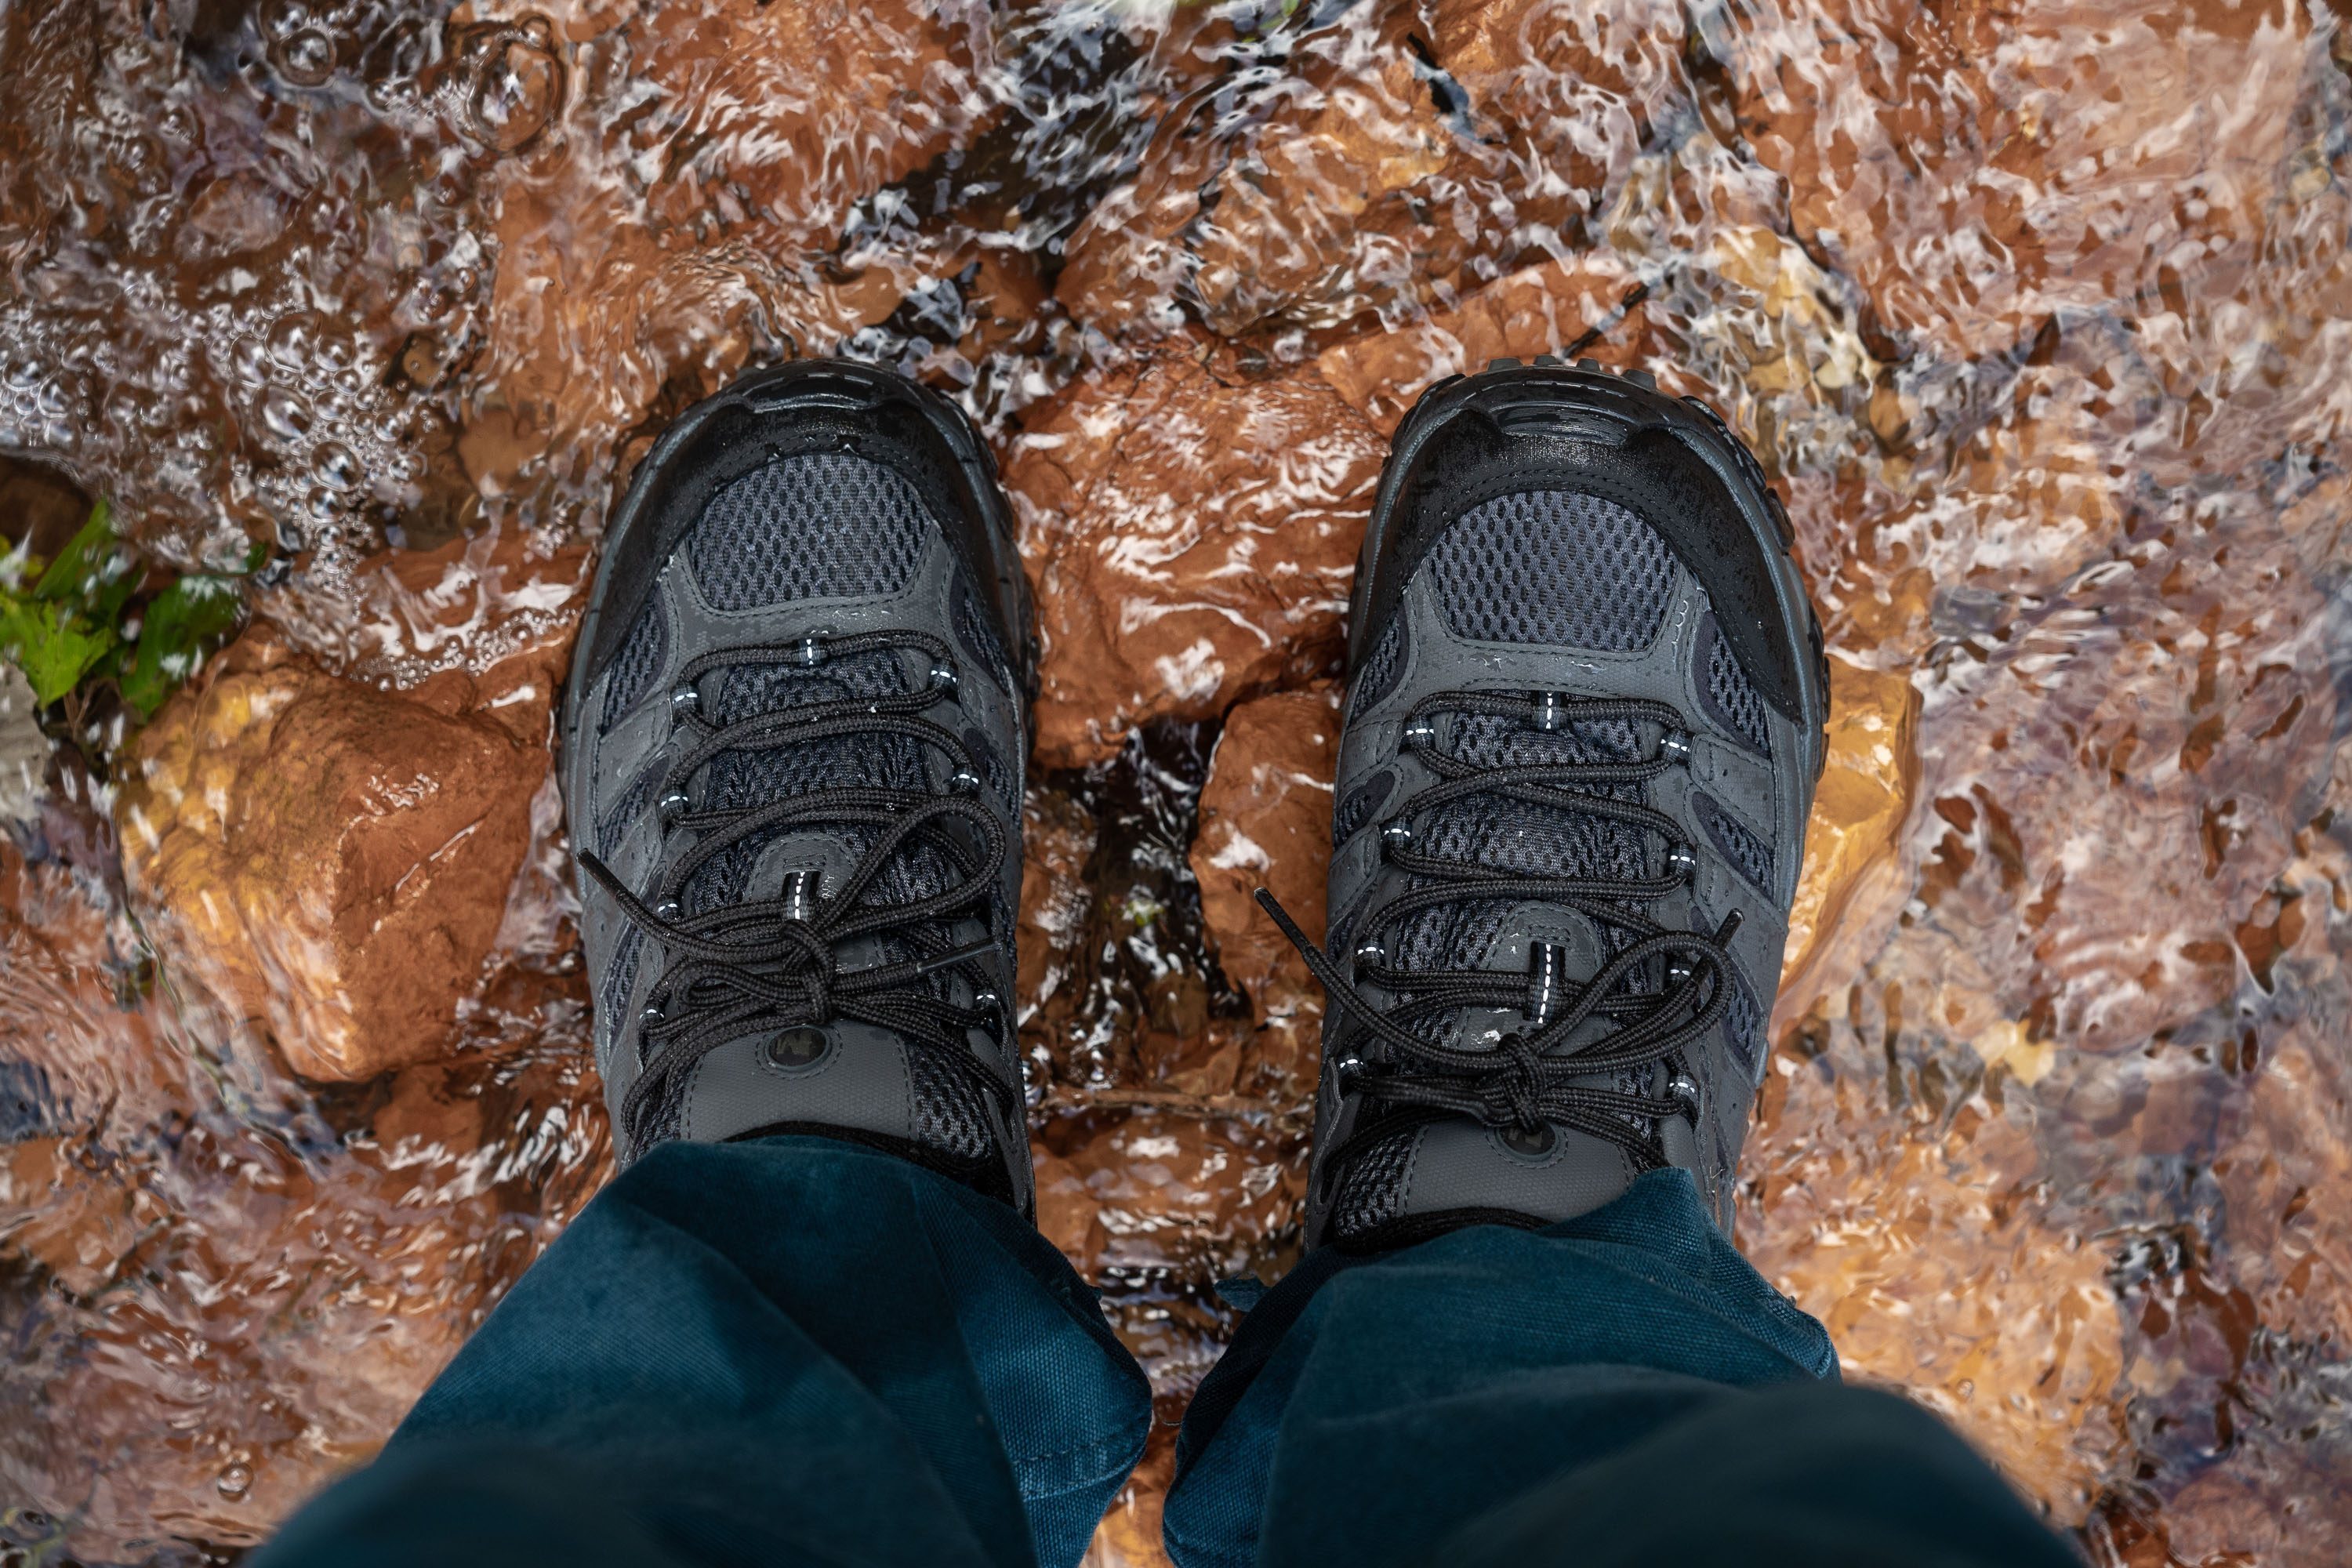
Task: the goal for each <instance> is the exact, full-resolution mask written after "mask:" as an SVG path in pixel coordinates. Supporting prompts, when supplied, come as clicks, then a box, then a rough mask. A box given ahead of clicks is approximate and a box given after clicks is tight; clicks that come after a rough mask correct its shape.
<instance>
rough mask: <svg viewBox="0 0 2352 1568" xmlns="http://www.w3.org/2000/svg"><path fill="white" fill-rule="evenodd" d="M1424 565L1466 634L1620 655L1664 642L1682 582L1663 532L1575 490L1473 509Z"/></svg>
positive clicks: (1455, 628) (1457, 629)
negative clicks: (1661, 632) (1662, 629)
mask: <svg viewBox="0 0 2352 1568" xmlns="http://www.w3.org/2000/svg"><path fill="white" fill-rule="evenodd" d="M1423 566H1424V570H1427V571H1429V572H1430V573H1432V574H1433V577H1434V582H1435V587H1436V590H1437V599H1438V603H1439V605H1441V606H1442V607H1443V609H1444V613H1445V624H1446V626H1447V628H1448V629H1449V630H1451V631H1452V632H1453V633H1454V636H1456V637H1474V638H1476V639H1477V640H1479V641H1481V642H1507V643H1540V644H1544V645H1546V646H1549V647H1580V648H1596V649H1603V650H1607V651H1611V652H1618V653H1622V652H1628V651H1631V650H1633V649H1634V648H1643V647H1649V646H1650V645H1651V644H1652V643H1654V642H1655V641H1656V640H1657V637H1658V628H1659V626H1661V625H1663V624H1664V620H1665V616H1666V602H1667V600H1668V599H1669V598H1670V597H1671V596H1672V595H1673V593H1674V585H1675V559H1674V556H1673V554H1672V553H1671V552H1669V551H1668V550H1667V549H1666V545H1665V542H1664V540H1662V539H1660V538H1659V537H1658V535H1657V531H1655V530H1654V529H1653V528H1651V527H1650V525H1649V524H1648V523H1646V522H1643V521H1642V520H1641V519H1640V518H1638V517H1636V516H1634V515H1633V513H1632V512H1630V511H1628V510H1625V509H1624V508H1623V507H1622V506H1619V505H1617V504H1616V503H1615V502H1614V501H1607V500H1601V498H1600V497H1598V496H1589V495H1581V494H1577V493H1574V492H1570V491H1565V490H1535V491H1529V492H1527V493H1524V494H1520V495H1508V496H1498V497H1496V499H1495V500H1490V501H1487V502H1486V503H1485V504H1484V505H1482V506H1478V507H1475V508H1474V509H1472V510H1470V511H1467V512H1465V513H1464V514H1463V516H1462V517H1461V518H1460V520H1458V521H1456V522H1454V525H1453V526H1452V527H1450V528H1448V529H1447V530H1446V531H1444V533H1443V534H1442V535H1440V536H1439V538H1438V540H1437V542H1436V543H1435V545H1434V546H1433V547H1432V549H1431V550H1430V552H1429V556H1428V559H1427V561H1426V562H1425V563H1423Z"/></svg>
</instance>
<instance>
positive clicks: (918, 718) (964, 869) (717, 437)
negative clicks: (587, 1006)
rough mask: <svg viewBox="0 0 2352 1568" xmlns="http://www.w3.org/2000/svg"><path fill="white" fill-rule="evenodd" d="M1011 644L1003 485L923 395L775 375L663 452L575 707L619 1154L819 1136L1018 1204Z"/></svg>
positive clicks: (616, 559)
mask: <svg viewBox="0 0 2352 1568" xmlns="http://www.w3.org/2000/svg"><path fill="white" fill-rule="evenodd" d="M1032 626H1033V619H1032V616H1031V612H1030V604H1029V588H1028V580H1027V579H1026V577H1024V575H1023V573H1022V569H1021V562H1020V558H1019V556H1018V555H1017V554H1016V553H1015V552H1014V550H1013V533H1012V527H1011V522H1010V518H1009V514H1008V512H1007V509H1006V506H1005V502H1004V500H1003V493H1002V491H1001V490H1000V489H999V488H998V486H997V483H996V477H995V466H994V464H993V462H992V460H991V459H990V458H989V457H988V455H987V453H986V451H985V449H984V448H983V447H982V445H981V443H980V441H979V439H978V437H976V436H975V435H974V434H973V432H972V429H971V425H970V424H969V422H967V421H966V420H965V419H964V417H963V416H962V415H961V413H959V412H958V411H957V410H956V409H955V408H954V407H953V406H952V405H950V404H949V403H947V402H946V401H945V400H944V399H942V398H940V397H939V396H937V395H934V394H932V393H930V392H929V391H926V390H924V389H923V388H920V387H919V386H917V385H915V384H913V383H911V382H908V381H906V380H904V379H902V378H900V377H898V376H896V375H892V374H887V372H883V371H878V370H874V369H870V368H868V367H866V366H863V365H856V364H850V363H837V362H831V361H811V362H802V363H793V364H788V365H783V366H780V367H778V368H776V369H773V370H769V371H764V372H761V373H760V374H754V375H751V376H747V377H745V378H744V379H743V380H741V381H740V382H738V383H737V384H735V385H734V386H733V387H731V388H730V389H729V390H728V391H726V392H724V393H722V394H720V395H719V396H717V397H714V398H711V399H710V400H709V401H708V402H705V403H703V404H700V405H697V406H696V407H695V408H693V409H691V410H689V411H688V413H687V414H686V415H685V416H683V417H681V418H680V419H679V420H678V421H677V424H676V425H674V426H671V427H670V429H669V430H668V431H667V433H666V434H665V435H664V436H663V437H662V438H661V440H660V441H659V442H658V443H657V444H656V446H655V447H654V449H653V451H652V453H651V454H650V455H649V456H648V457H647V458H646V460H645V462H644V464H643V465H642V466H641V467H640V468H638V470H637V474H636V478H635V480H634V481H633V482H632V483H631V485H630V487H629V491H628V495H627V498H626V499H625V500H624V501H623V502H622V504H621V507H620V510H618V511H617V512H616V513H615V514H614V518H613V521H612V523H611V525H610V527H609V528H608V529H607V531H606V533H605V536H604V561H603V563H602V564H601V565H600V566H599V568H598V570H597V574H596V584H595V590H594V595H593V598H592V599H591V600H590V602H589V608H588V613H587V617H586V619H585V621H584V622H583V625H582V626H581V631H580V644H579V649H578V652H577V653H576V654H575V656H574V659H573V664H572V679H571V683H570V685H569V688H568V689H567V692H566V696H565V700H564V711H563V795H564V803H565V805H566V807H567V808H568V810H569V812H570V817H571V824H572V839H573V843H574V845H575V847H576V849H577V858H578V868H579V870H578V881H579V887H580V899H581V904H582V915H581V927H582V937H583V942H584V944H585V946H586V949H587V955H588V963H589V975H590V977H591V982H592V984H593V987H594V1001H595V1011H596V1060H597V1065H598V1067H599V1068H601V1069H602V1071H603V1072H604V1086H605V1097H606V1100H607V1103H608V1104H609V1105H610V1107H611V1110H612V1113H613V1136H614V1144H615V1147H616V1150H617V1152H618V1154H619V1158H620V1160H621V1162H622V1163H624V1164H626V1163H629V1162H631V1161H633V1160H635V1159H636V1158H637V1157H638V1156H640V1155H642V1154H643V1153H644V1152H646V1150H647V1149H648V1148H651V1147H652V1146H654V1145H655V1144H657V1143H660V1142H665V1141H667V1140H670V1139H687V1140H692V1141H695V1142H722V1141H726V1140H730V1139H742V1138H751V1137H758V1136H763V1135H768V1134H773V1133H781V1132H814V1133H822V1134H824V1135H827V1136H832V1137H838V1138H845V1139H848V1140H851V1141H853V1142H861V1143H866V1144H872V1145H876V1146H878V1147H881V1148H885V1149H888V1150H890V1151H892V1152H897V1153H899V1154H902V1155H904V1156H906V1157H907V1158H909V1159H912V1160H916V1161H918V1162H919V1163H923V1164H925V1165H928V1166H930V1167H932V1168H933V1169H936V1170H939V1171H941V1172H943V1173H947V1174H949V1175H950V1176H952V1177H954V1178H955V1179H957V1180H959V1181H962V1182H966V1183H969V1184H971V1185H972V1186H974V1187H977V1188H979V1189H980V1190H982V1191H983V1192H987V1193H990V1194H993V1195H995V1196H998V1197H1002V1198H1003V1199H1005V1200H1006V1201H1008V1202H1010V1203H1013V1204H1014V1205H1016V1206H1018V1207H1019V1208H1021V1209H1022V1210H1023V1212H1024V1213H1026V1212H1029V1210H1030V1209H1031V1207H1032V1201H1033V1200H1032V1194H1033V1181H1032V1177H1031V1173H1030V1168H1029V1143H1028V1136H1027V1132H1026V1131H1025V1125H1024V1110H1023V1099H1022V1080H1021V1066H1020V1058H1019V1057H1018V1056H1017V1054H1016V1053H1015V1049H1014V1043H1013V1011H1012V1001H1011V999H1012V996H1013V931H1014V924H1015V915H1016V911H1017V910H1018V908H1019V903H1020V879H1021V791H1022V771H1023V768H1024V763H1025V759H1026V756H1027V752H1028V743H1029V714H1028V710H1029V702H1030V700H1031V681H1032V679H1033V674H1034V669H1035V666H1036V652H1035V644H1034V633H1033V631H1032Z"/></svg>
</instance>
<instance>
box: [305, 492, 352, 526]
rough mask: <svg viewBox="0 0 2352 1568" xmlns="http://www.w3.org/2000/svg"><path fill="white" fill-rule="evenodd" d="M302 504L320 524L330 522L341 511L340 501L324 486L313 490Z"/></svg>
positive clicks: (341, 504)
mask: <svg viewBox="0 0 2352 1568" xmlns="http://www.w3.org/2000/svg"><path fill="white" fill-rule="evenodd" d="M302 504H303V505H305V506H307V507H309V508H310V515H311V516H312V517H315V518H317V519H318V520H319V521H321V522H327V521H332V520H333V518H334V516H335V514H336V513H337V512H340V511H341V510H343V503H342V501H341V499H340V498H338V497H337V496H336V494H335V492H334V491H332V490H331V489H327V488H326V487H325V486H324V485H320V486H317V487H316V488H314V489H312V490H311V491H310V495H309V496H307V497H306V498H304V500H303V503H302Z"/></svg>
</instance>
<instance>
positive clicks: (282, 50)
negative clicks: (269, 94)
mask: <svg viewBox="0 0 2352 1568" xmlns="http://www.w3.org/2000/svg"><path fill="white" fill-rule="evenodd" d="M269 58H270V63H271V64H272V65H274V66H276V67H277V68H278V75H279V76H282V77H284V78H285V79H287V80H288V81H289V82H292V83H293V84H294V85H295V86H296V87H322V86H324V85H325V84H326V81H327V79H328V78H329V77H331V76H333V75H334V74H335V41H334V40H333V39H332V38H330V37H327V35H326V34H324V33H322V32H320V31H319V30H318V29H317V28H316V27H305V28H303V29H302V30H301V31H300V32H299V33H296V34H295V35H294V36H293V37H289V38H287V39H285V40H283V41H282V42H280V43H278V44H275V45H273V46H272V47H271V48H270V51H269Z"/></svg>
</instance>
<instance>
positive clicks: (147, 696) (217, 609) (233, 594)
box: [121, 576, 245, 715]
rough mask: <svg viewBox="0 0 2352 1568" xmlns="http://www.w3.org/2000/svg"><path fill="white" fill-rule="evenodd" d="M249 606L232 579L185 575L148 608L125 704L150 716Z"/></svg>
mask: <svg viewBox="0 0 2352 1568" xmlns="http://www.w3.org/2000/svg"><path fill="white" fill-rule="evenodd" d="M244 607H245V600H244V597H243V595H240V594H238V592H237V588H236V579H235V578H233V577H206V576H189V577H183V578H181V579H180V580H179V581H178V582H176V583H174V584H172V585H171V586H170V587H168V588H166V589H164V590H163V592H162V593H160V594H158V595H155V599H154V602H153V603H152V604H150V605H148V606H147V613H146V616H145V618H144V619H143V620H142V622H141V623H140V626H139V647H138V649H137V651H136V652H135V653H134V654H133V655H132V656H131V658H128V659H126V660H125V661H124V666H123V671H122V681H121V685H122V700H123V701H125V702H127V703H129V704H130V705H131V707H133V708H135V709H137V710H139V711H140V713H141V714H142V715H152V714H153V713H154V711H155V710H157V709H159V708H161V707H163V701H164V700H165V699H166V698H168V697H170V696H171V695H172V693H173V692H174V691H177V690H178V689H180V686H181V683H182V682H184V681H185V680H186V679H188V677H190V676H191V675H194V673H195V672H196V668H197V667H198V666H199V665H201V664H202V663H203V662H204V657H205V654H206V653H208V652H210V651H211V646H210V645H212V644H214V643H216V642H217V641H219V639H220V638H221V637H225V636H226V635H227V634H228V633H229V632H231V631H233V630H235V629H236V622H237V616H238V615H239V614H240V613H241V612H242V611H243V609H244Z"/></svg>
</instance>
